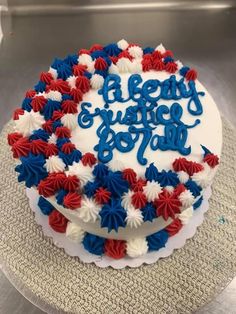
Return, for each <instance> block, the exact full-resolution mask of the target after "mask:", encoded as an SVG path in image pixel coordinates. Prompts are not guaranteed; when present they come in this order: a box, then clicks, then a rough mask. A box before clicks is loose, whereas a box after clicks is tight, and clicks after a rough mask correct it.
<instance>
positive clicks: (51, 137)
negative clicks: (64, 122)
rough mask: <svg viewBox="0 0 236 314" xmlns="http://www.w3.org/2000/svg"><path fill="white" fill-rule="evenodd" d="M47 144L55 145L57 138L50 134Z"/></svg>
mask: <svg viewBox="0 0 236 314" xmlns="http://www.w3.org/2000/svg"><path fill="white" fill-rule="evenodd" d="M48 143H49V144H56V143H57V136H56V135H55V134H54V133H52V135H50V136H49V139H48Z"/></svg>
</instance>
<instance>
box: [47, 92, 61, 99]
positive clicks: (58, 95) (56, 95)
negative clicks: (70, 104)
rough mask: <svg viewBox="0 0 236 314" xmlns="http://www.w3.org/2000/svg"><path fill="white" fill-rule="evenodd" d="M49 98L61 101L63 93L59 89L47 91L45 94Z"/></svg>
mask: <svg viewBox="0 0 236 314" xmlns="http://www.w3.org/2000/svg"><path fill="white" fill-rule="evenodd" d="M45 96H46V97H47V99H51V100H55V101H61V100H62V95H61V93H60V92H58V91H57V90H51V91H50V92H48V93H46V95H45Z"/></svg>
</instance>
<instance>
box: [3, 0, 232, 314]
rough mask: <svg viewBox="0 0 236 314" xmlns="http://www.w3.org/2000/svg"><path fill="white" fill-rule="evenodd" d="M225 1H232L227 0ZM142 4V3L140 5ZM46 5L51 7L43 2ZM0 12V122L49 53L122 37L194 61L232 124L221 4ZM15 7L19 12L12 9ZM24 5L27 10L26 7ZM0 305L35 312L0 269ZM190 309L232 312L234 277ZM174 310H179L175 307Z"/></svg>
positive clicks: (228, 20) (6, 312)
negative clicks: (206, 300) (217, 292)
mask: <svg viewBox="0 0 236 314" xmlns="http://www.w3.org/2000/svg"><path fill="white" fill-rule="evenodd" d="M231 2H232V1H231ZM141 9H142V10H141ZM51 11H52V10H51ZM51 11H50V10H46V11H45V13H46V14H40V15H37V14H36V12H35V11H34V12H33V13H34V14H31V15H27V14H22V13H24V11H21V15H19V14H18V15H14V16H12V17H11V18H10V17H9V15H8V16H6V17H4V21H3V24H2V27H3V31H4V38H3V41H2V44H1V47H0V100H1V101H0V113H1V114H0V127H2V126H3V125H4V124H5V123H6V122H7V121H8V120H9V119H10V117H11V112H12V110H13V109H14V108H15V107H17V106H19V105H20V103H21V100H22V98H23V97H24V92H25V91H26V90H27V89H29V88H31V87H32V86H33V84H34V82H36V81H37V77H38V74H39V72H41V71H44V70H47V68H48V65H49V64H50V63H51V61H52V59H53V58H54V57H55V56H58V57H63V56H65V55H67V54H68V53H73V52H75V51H77V50H78V49H79V48H81V47H89V46H90V45H91V44H93V43H95V42H99V43H101V44H105V43H109V42H112V41H117V40H119V39H121V38H123V37H124V38H126V39H127V40H128V41H131V42H136V41H137V42H138V43H140V44H142V45H143V46H154V47H155V46H156V45H157V44H158V43H160V42H162V43H163V44H164V46H166V47H168V49H171V50H173V51H174V52H175V55H176V57H177V58H181V60H182V61H183V62H184V63H185V64H187V65H190V66H194V67H196V68H197V69H198V72H199V77H200V80H201V82H202V83H203V84H204V85H205V86H206V87H207V88H208V90H209V91H210V93H211V94H212V96H213V97H214V99H215V101H216V103H217V104H218V106H219V109H220V110H221V112H222V113H223V114H224V115H226V116H227V117H228V119H229V120H230V121H231V122H232V123H233V124H235V125H236V105H235V99H236V80H235V73H236V38H235V30H236V11H235V10H234V9H233V8H230V5H228V6H227V5H225V6H221V7H220V6H218V7H217V6H215V7H214V6H211V7H210V6H209V7H208V8H206V7H205V8H204V9H203V8H201V7H199V8H198V9H196V8H195V10H191V9H190V7H188V8H186V9H184V10H183V7H182V10H180V7H179V8H177V9H176V10H174V9H173V7H170V9H169V10H168V9H167V8H161V9H160V8H157V7H156V8H155V9H151V8H149V10H145V9H144V8H136V10H132V9H131V8H129V9H126V10H124V9H123V10H122V9H119V12H117V11H112V8H111V10H110V11H109V13H108V12H103V11H99V10H96V12H93V11H90V12H87V13H85V11H86V10H84V13H81V14H80V13H79V10H76V14H73V11H72V10H71V9H70V10H67V14H65V13H64V14H63V10H59V11H57V14H54V15H52V14H51ZM18 13H19V12H18ZM28 13H29V12H28ZM0 313H1V314H14V313H17V314H22V313H30V314H32V313H35V314H36V313H42V312H41V310H38V309H36V308H35V307H34V306H33V305H31V304H30V303H29V302H28V301H26V300H25V299H24V298H23V297H22V296H21V295H20V294H19V293H18V292H17V291H16V290H15V289H14V288H13V287H12V286H11V285H10V284H9V283H8V281H7V279H5V277H4V276H3V275H0ZM198 313H202V314H203V313H204V314H208V313H212V314H220V313H225V314H236V280H234V281H233V282H232V283H231V285H230V286H228V287H227V289H226V290H225V291H224V292H223V293H222V294H221V295H219V296H218V297H217V298H216V299H215V300H214V301H213V302H211V303H210V304H209V305H207V306H205V307H204V308H203V309H200V310H199V311H198ZM180 314H181V313H180Z"/></svg>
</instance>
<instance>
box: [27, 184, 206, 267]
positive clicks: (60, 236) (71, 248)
mask: <svg viewBox="0 0 236 314" xmlns="http://www.w3.org/2000/svg"><path fill="white" fill-rule="evenodd" d="M26 195H27V197H28V198H29V204H30V207H31V209H32V210H33V211H34V213H35V220H36V222H37V223H38V224H39V225H41V226H42V229H43V232H44V234H45V235H46V236H48V237H51V238H52V239H53V242H54V244H55V245H56V246H57V247H59V248H63V249H64V250H65V252H66V253H67V254H68V255H71V256H78V257H79V258H80V260H81V261H82V262H84V263H95V264H96V265H97V266H98V267H102V268H104V267H108V266H111V267H113V268H115V269H121V268H124V267H126V266H128V267H139V266H140V265H142V264H152V263H155V262H156V261H157V260H158V259H159V258H163V257H167V256H169V255H171V254H172V253H173V251H174V250H175V249H179V248H182V247H183V246H184V245H185V242H186V240H187V239H190V238H192V237H193V236H194V234H195V233H196V231H197V227H198V226H200V225H201V224H202V222H203V220H204V214H205V212H206V211H207V210H208V208H209V203H208V200H209V198H210V196H211V188H210V187H208V188H207V189H206V191H205V193H204V195H203V202H202V204H201V206H200V207H199V208H198V209H197V210H195V211H194V213H193V217H192V218H191V219H190V220H189V223H188V224H187V225H184V226H183V227H182V229H181V230H180V231H179V232H178V234H176V235H175V236H173V237H170V238H169V239H168V241H167V244H166V247H164V248H162V249H160V250H159V251H154V252H148V253H147V254H145V255H143V256H140V257H138V258H129V257H127V256H126V257H124V258H122V259H119V260H116V259H112V258H110V257H108V256H105V255H103V256H96V255H94V254H91V253H89V252H88V251H86V250H85V249H84V248H83V245H82V244H77V243H73V242H72V241H71V240H69V239H68V238H67V237H66V236H65V233H58V232H56V231H54V230H53V229H52V228H51V227H50V225H49V224H48V216H46V215H44V214H42V212H41V210H40V208H39V207H38V205H37V204H38V199H39V195H38V193H37V191H36V190H35V189H32V188H31V189H28V188H27V189H26Z"/></svg>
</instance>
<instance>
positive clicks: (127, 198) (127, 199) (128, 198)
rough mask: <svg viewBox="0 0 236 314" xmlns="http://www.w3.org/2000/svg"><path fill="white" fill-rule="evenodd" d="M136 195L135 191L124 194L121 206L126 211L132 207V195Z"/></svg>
mask: <svg viewBox="0 0 236 314" xmlns="http://www.w3.org/2000/svg"><path fill="white" fill-rule="evenodd" d="M133 194H134V192H133V191H131V190H129V191H128V192H126V193H124V194H123V195H122V197H121V205H122V206H123V207H124V209H126V210H129V209H130V208H131V207H132V206H133V205H132V195H133Z"/></svg>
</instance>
